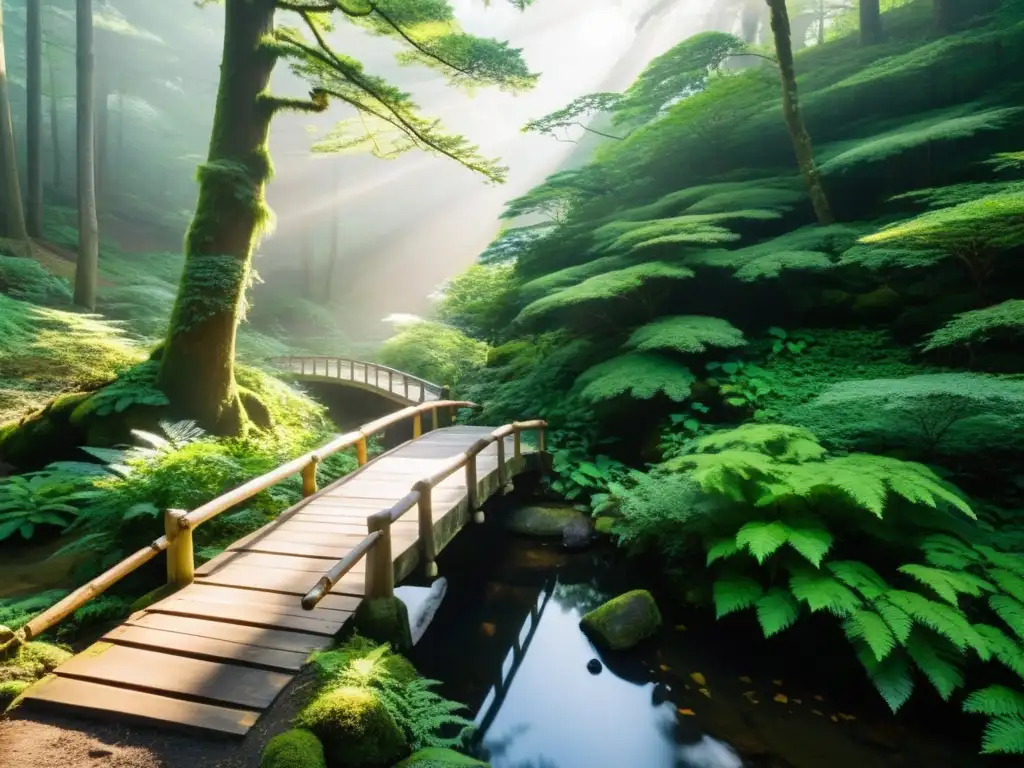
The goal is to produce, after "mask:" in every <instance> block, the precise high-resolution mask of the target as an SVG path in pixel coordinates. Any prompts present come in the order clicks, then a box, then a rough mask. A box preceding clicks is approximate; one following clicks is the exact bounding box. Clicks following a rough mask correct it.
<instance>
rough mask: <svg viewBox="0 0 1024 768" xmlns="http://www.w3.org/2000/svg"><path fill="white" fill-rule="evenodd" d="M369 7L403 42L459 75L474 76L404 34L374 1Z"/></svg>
mask: <svg viewBox="0 0 1024 768" xmlns="http://www.w3.org/2000/svg"><path fill="white" fill-rule="evenodd" d="M370 7H371V8H372V9H373V10H374V11H376V13H377V15H378V16H380V17H381V18H382V19H384V21H386V22H387V24H388V26H389V27H391V28H392V29H394V30H395V32H397V33H398V34H399V36H400V37H401V38H402V39H403V40H405V42H407V43H408V44H409V45H411V46H412V47H413V48H415V49H416V50H417V51H419V52H420V53H422V54H423V55H424V56H429V57H430V58H432V59H433V60H434V61H436V62H437V63H439V64H444V66H446V67H448V68H449V69H451V70H452V71H454V72H458V73H459V74H460V75H465V76H466V77H468V78H471V79H472V78H473V77H474V75H473V73H472V72H468V71H466V70H465V69H462V68H461V67H458V66H456V65H455V64H452V63H451V62H450V61H446V60H445V59H443V58H441V57H440V56H438V55H437V54H436V53H434V52H433V51H428V50H427V49H426V48H424V47H423V46H422V44H421V43H419V42H417V41H416V40H414V39H413V38H411V37H409V35H408V34H406V32H405V30H404V29H402V27H401V26H400V25H399V24H397V23H396V22H394V21H392V19H391V17H390V16H388V15H387V14H386V13H384V11H382V10H381V9H380V8H378V7H377V6H376V5H375V4H374V3H372V2H371V3H370Z"/></svg>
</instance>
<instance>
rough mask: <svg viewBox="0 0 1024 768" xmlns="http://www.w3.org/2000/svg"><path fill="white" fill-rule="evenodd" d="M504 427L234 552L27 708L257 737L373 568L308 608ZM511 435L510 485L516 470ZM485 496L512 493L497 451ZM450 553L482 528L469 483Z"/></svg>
mask: <svg viewBox="0 0 1024 768" xmlns="http://www.w3.org/2000/svg"><path fill="white" fill-rule="evenodd" d="M491 431H492V428H491V427H467V426H456V427H447V428H444V429H438V430H434V431H432V432H428V433H427V434H425V435H424V436H422V437H420V438H418V439H417V440H414V441H412V442H409V443H406V444H404V445H402V446H400V447H398V448H396V449H395V450H393V451H390V452H388V453H387V454H384V455H383V456H380V457H378V458H377V459H375V460H373V461H371V462H369V463H367V464H366V465H365V466H364V467H362V468H360V469H359V470H357V471H356V472H353V473H352V474H350V475H348V476H347V477H344V478H342V479H341V480H339V481H337V482H335V483H333V484H332V485H330V486H328V487H326V488H324V489H323V490H321V491H320V492H318V493H317V494H315V495H313V496H311V497H309V498H308V499H304V500H303V501H302V502H300V503H299V504H297V505H296V506H294V507H292V508H291V509H290V510H288V511H286V512H284V513H282V514H281V516H280V517H279V518H278V519H277V520H275V521H274V522H272V523H270V524H268V525H266V526H264V527H263V528H261V529H260V530H258V531H256V532H255V533H253V534H250V535H249V536H246V537H245V538H243V539H240V540H239V541H237V542H235V543H234V544H233V545H232V546H231V547H230V548H229V549H228V550H227V551H226V552H224V553H222V554H221V555H219V556H218V557H216V558H214V559H213V560H211V561H210V562H208V563H206V564H205V565H203V566H202V567H200V568H198V569H197V570H196V574H195V576H196V578H195V581H194V583H192V584H190V585H189V586H187V587H185V588H183V589H181V590H179V591H177V592H175V593H174V594H172V595H170V596H169V597H165V598H164V599H162V600H160V601H158V602H156V603H154V604H153V605H151V606H150V607H148V608H146V609H145V610H142V611H139V612H137V613H135V614H133V615H132V616H130V617H129V618H128V619H127V620H126V621H125V622H124V623H123V624H122V625H120V626H118V627H116V628H115V629H113V630H111V631H110V632H108V633H107V634H106V635H104V636H103V637H102V638H101V639H100V640H99V642H97V643H95V644H94V645H92V646H90V647H89V648H88V649H86V650H85V651H83V652H82V653H80V654H78V655H77V656H75V657H73V658H72V659H70V660H69V661H67V662H65V663H64V664H62V665H61V666H59V667H58V668H57V669H56V670H55V673H54V674H53V675H51V676H49V677H47V678H46V679H44V680H43V681H42V682H40V683H39V684H37V685H35V686H33V687H32V688H31V689H29V691H27V692H26V696H25V705H26V706H32V705H50V706H58V707H61V708H63V709H70V710H73V711H74V712H76V713H82V714H94V715H99V714H108V715H113V716H116V717H117V718H118V719H132V720H141V721H144V722H149V723H157V724H161V725H168V726H176V727H184V728H190V729H198V730H201V731H207V732H217V733H220V734H228V735H231V736H244V735H245V734H246V733H247V732H248V731H249V729H250V728H252V726H253V725H254V724H255V723H256V721H257V719H258V718H259V716H260V715H261V714H262V713H263V712H265V711H266V710H267V709H268V708H269V707H270V706H271V704H272V703H273V702H274V700H275V699H276V698H277V696H278V695H279V694H280V693H281V691H282V690H284V688H285V687H286V686H287V685H288V684H289V683H290V682H291V681H292V679H293V678H294V677H295V675H296V674H297V672H298V671H299V669H300V668H301V667H302V665H303V664H304V663H305V660H306V658H307V656H308V654H309V653H310V652H311V651H315V650H318V649H322V648H326V647H328V646H329V645H330V644H331V643H332V641H333V638H334V636H335V635H337V634H338V632H339V631H341V629H342V628H343V627H344V626H345V624H346V623H347V622H348V620H349V619H350V618H351V616H352V614H353V612H354V611H355V609H356V608H357V606H358V605H359V603H360V601H361V600H362V597H363V594H364V586H365V585H364V575H365V559H364V560H362V561H360V562H359V563H358V564H357V566H356V567H355V568H353V570H352V571H351V572H349V573H348V574H346V575H345V577H344V578H342V580H341V581H340V582H339V583H338V584H337V585H335V587H334V589H333V590H332V591H331V593H330V594H329V595H327V596H326V597H325V598H324V599H323V600H322V601H321V602H320V604H319V605H318V606H317V607H316V608H314V609H312V610H308V611H307V610H305V609H303V608H302V606H301V604H300V597H301V596H302V595H304V594H305V593H306V592H308V591H309V589H310V588H311V587H312V586H313V585H314V584H315V583H316V582H317V580H318V579H319V578H320V576H321V575H322V574H323V573H324V572H326V571H327V570H328V569H329V568H330V567H331V566H332V565H334V563H335V562H337V561H338V560H340V559H341V558H342V557H343V556H344V555H346V554H347V553H348V552H350V551H351V550H352V548H353V547H354V546H355V545H356V544H358V543H359V542H360V541H361V540H362V538H363V537H364V536H365V535H366V531H367V526H366V518H367V516H369V515H370V514H372V513H374V512H376V511H378V510H381V509H388V508H390V507H391V506H392V505H393V504H394V503H395V502H397V501H398V500H399V499H401V498H402V497H403V496H405V495H406V494H407V493H408V492H409V490H410V488H411V486H412V485H413V484H414V483H415V482H416V481H417V480H419V479H421V478H423V477H427V476H429V475H431V474H432V473H433V472H435V471H437V470H438V469H440V468H442V467H443V466H445V465H446V464H447V463H448V462H449V461H450V460H451V459H452V458H453V457H454V456H456V455H458V454H460V453H461V452H462V451H465V450H466V449H467V448H468V447H469V446H470V445H472V444H473V443H474V442H475V441H476V440H478V439H479V438H481V437H485V436H487V435H488V434H489V433H490V432H491ZM513 453H514V452H513V439H512V438H511V437H508V438H506V441H505V456H506V457H508V459H507V461H506V467H507V472H508V477H509V478H511V477H513V476H514V475H515V474H516V473H518V472H521V471H523V470H524V469H525V467H526V465H527V461H526V458H525V456H524V458H523V460H522V461H520V462H519V466H516V460H515V458H514V455H513ZM477 473H478V474H477V477H478V484H479V499H480V503H482V502H483V501H484V500H485V499H487V498H488V497H489V496H491V495H493V494H494V493H495V492H497V491H499V490H500V489H499V488H498V455H497V445H496V444H492V445H490V446H489V447H488V448H487V449H485V450H484V451H483V452H481V453H480V455H479V456H478V458H477ZM432 498H433V515H434V531H435V539H436V543H437V547H438V550H440V549H441V548H442V547H444V546H445V544H447V543H448V542H449V541H451V539H452V538H454V536H455V534H456V533H457V532H458V531H459V530H460V529H461V528H462V527H463V526H464V525H465V524H466V522H467V521H468V520H470V519H471V516H472V512H471V511H470V510H469V508H468V507H469V504H468V498H467V488H466V473H465V471H456V472H455V473H454V474H453V475H451V476H450V477H448V478H447V479H445V480H444V481H442V482H441V483H439V484H438V485H437V486H435V487H434V491H433V494H432ZM391 539H392V555H393V558H394V567H395V579H396V581H398V580H400V579H402V578H404V577H405V576H407V575H408V574H409V573H410V572H411V571H412V569H413V568H414V567H415V565H416V562H417V561H418V558H419V553H418V547H417V539H418V523H417V519H416V510H415V509H413V510H412V512H410V513H407V514H406V516H405V517H402V518H401V519H399V520H398V521H397V522H395V523H394V524H393V525H392V528H391Z"/></svg>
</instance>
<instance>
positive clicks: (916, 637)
mask: <svg viewBox="0 0 1024 768" xmlns="http://www.w3.org/2000/svg"><path fill="white" fill-rule="evenodd" d="M943 646H945V647H943ZM907 654H908V655H909V656H910V658H911V659H913V661H914V664H916V665H917V668H918V669H920V670H921V671H922V672H923V673H924V676H925V677H927V678H928V681H929V682H930V683H931V684H932V686H934V688H935V690H936V691H938V692H939V696H941V697H942V700H943V701H949V697H950V696H952V695H953V691H955V690H956V689H957V688H959V687H960V686H962V685H963V684H964V674H963V671H962V670H961V668H960V664H959V663H958V662H960V661H961V660H962V657H961V655H960V654H959V653H958V652H957V650H956V649H955V648H954V647H953V646H952V645H951V644H950V642H949V641H948V640H945V639H944V638H941V637H939V638H936V637H929V636H928V635H927V634H926V633H925V632H923V631H922V630H920V629H915V630H914V632H912V633H911V635H910V641H909V642H908V643H907Z"/></svg>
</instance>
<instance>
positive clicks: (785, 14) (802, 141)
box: [766, 0, 835, 224]
mask: <svg viewBox="0 0 1024 768" xmlns="http://www.w3.org/2000/svg"><path fill="white" fill-rule="evenodd" d="M766 2H767V3H768V9H769V12H770V17H771V27H772V34H773V35H774V36H775V55H776V57H777V58H778V61H779V77H780V79H781V82H782V112H783V115H784V116H785V118H786V127H787V128H788V129H789V136H790V138H791V139H792V141H793V149H794V151H795V152H796V161H797V165H798V166H799V168H800V173H801V174H802V175H803V177H804V181H805V182H806V183H807V189H808V192H809V193H810V197H811V205H813V206H814V214H815V216H817V218H818V223H819V224H832V223H833V222H834V221H835V217H834V216H833V214H832V208H831V207H830V206H829V203H828V197H827V196H826V195H825V187H824V186H823V185H822V182H821V174H820V173H819V172H818V165H817V163H816V162H815V160H814V145H813V144H812V143H811V137H810V134H808V133H807V127H806V125H804V117H803V113H802V112H801V110H800V99H799V95H798V92H797V86H796V69H795V67H794V65H793V47H792V42H791V38H790V26H789V11H788V9H787V8H786V0H766Z"/></svg>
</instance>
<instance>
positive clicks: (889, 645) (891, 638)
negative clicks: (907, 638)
mask: <svg viewBox="0 0 1024 768" xmlns="http://www.w3.org/2000/svg"><path fill="white" fill-rule="evenodd" d="M843 632H844V633H845V634H846V637H847V638H849V640H850V641H851V642H853V641H854V640H861V641H863V642H864V644H865V645H867V646H868V648H870V649H871V652H872V653H873V654H874V655H875V659H877V660H878V661H882V660H883V659H884V658H885V657H886V656H888V655H889V654H890V653H891V652H892V650H893V648H895V647H896V636H895V635H894V634H893V631H892V629H890V628H889V625H888V624H886V622H885V620H884V619H883V618H882V617H881V616H879V615H878V614H877V613H875V612H874V611H870V610H860V611H856V612H855V613H854V614H853V615H851V616H850V618H848V619H846V621H844V622H843Z"/></svg>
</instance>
